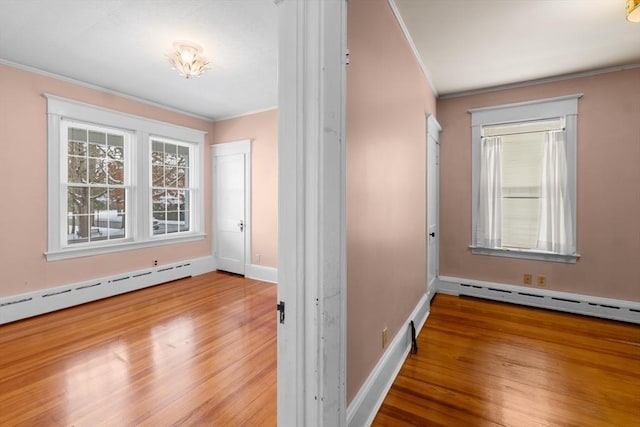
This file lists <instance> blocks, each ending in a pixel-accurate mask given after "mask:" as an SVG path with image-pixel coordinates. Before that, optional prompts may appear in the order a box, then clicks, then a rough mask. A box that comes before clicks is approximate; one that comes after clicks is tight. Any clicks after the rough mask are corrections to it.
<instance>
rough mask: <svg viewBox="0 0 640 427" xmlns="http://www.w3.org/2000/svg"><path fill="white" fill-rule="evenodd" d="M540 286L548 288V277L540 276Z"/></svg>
mask: <svg viewBox="0 0 640 427" xmlns="http://www.w3.org/2000/svg"><path fill="white" fill-rule="evenodd" d="M538 286H547V276H545V275H544V274H538Z"/></svg>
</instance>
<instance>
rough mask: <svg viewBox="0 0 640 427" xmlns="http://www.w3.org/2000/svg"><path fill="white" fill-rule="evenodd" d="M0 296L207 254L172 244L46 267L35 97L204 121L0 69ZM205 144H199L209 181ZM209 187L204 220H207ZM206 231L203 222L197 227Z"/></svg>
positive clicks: (42, 121) (43, 122)
mask: <svg viewBox="0 0 640 427" xmlns="http://www.w3.org/2000/svg"><path fill="white" fill-rule="evenodd" d="M0 93H1V94H2V96H1V97H0V144H2V145H3V146H4V149H3V152H2V155H1V156H0V183H1V184H0V185H1V186H2V187H1V188H2V195H3V197H2V202H1V203H2V208H1V209H0V212H1V213H0V218H1V221H0V223H1V224H2V231H1V232H0V236H1V237H0V238H1V239H2V241H1V243H0V296H7V295H15V294H21V293H25V292H31V291H35V290H39V289H45V288H49V287H53V286H59V285H64V284H70V283H75V282H79V281H83V280H89V279H91V278H95V277H101V276H106V275H111V274H117V273H119V272H126V271H131V270H137V269H141V268H145V267H149V266H151V263H152V260H156V259H157V260H158V261H159V263H160V264H166V263H171V262H175V261H179V260H183V259H190V258H197V257H203V256H207V255H210V254H211V242H210V240H209V239H205V240H202V241H198V242H191V243H184V244H175V245H167V246H160V247H154V248H149V249H140V250H132V251H124V252H120V253H113V254H106V255H99V256H93V257H84V258H75V259H71V260H62V261H53V262H47V261H46V259H45V257H44V255H43V254H44V252H45V251H46V249H47V103H46V99H45V98H44V97H43V96H42V94H43V93H49V94H53V95H58V96H61V97H65V98H69V99H73V100H77V101H81V102H86V103H89V104H93V105H98V106H101V107H105V108H110V109H113V110H118V111H123V112H126V113H130V114H135V115H138V116H143V117H148V118H152V119H156V120H162V121H165V122H169V123H174V124H177V125H181V126H187V127H191V128H195V129H199V130H202V131H206V132H210V131H211V127H212V125H211V123H210V122H207V121H204V120H199V119H196V118H193V117H190V116H185V115H182V114H178V113H174V112H171V111H167V110H163V109H161V108H158V107H153V106H150V105H146V104H142V103H139V102H135V101H132V100H129V99H126V98H122V97H118V96H116V95H112V94H108V93H104V92H100V91H97V90H93V89H88V88H85V87H81V86H77V85H74V84H71V83H67V82H63V81H60V80H56V79H53V78H49V77H44V76H42V75H39V74H35V73H31V72H27V71H22V70H19V69H16V68H12V67H8V66H5V65H0ZM210 141H211V138H210V136H207V138H206V139H205V150H204V156H205V182H206V183H208V182H210V180H211V178H210V160H209V158H210V154H209V144H210ZM209 193H210V191H209V187H206V189H205V199H206V200H205V206H206V212H205V215H206V216H205V217H206V218H210V217H211V214H210V209H209V206H210V205H211V202H210V195H209ZM205 231H206V233H208V234H209V233H210V230H209V221H207V222H206V226H205Z"/></svg>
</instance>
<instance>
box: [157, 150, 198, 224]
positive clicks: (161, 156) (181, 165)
mask: <svg viewBox="0 0 640 427" xmlns="http://www.w3.org/2000/svg"><path fill="white" fill-rule="evenodd" d="M151 147H152V148H151V183H152V184H151V185H152V187H151V192H152V195H151V198H152V208H153V211H152V214H153V234H154V235H163V234H169V233H179V232H188V231H189V229H190V212H191V209H190V206H191V204H190V200H191V199H192V196H191V195H192V193H193V191H194V189H193V188H191V187H190V183H191V182H192V179H191V178H190V173H191V170H192V167H191V157H192V155H191V147H190V146H189V145H188V144H181V143H179V142H175V141H167V140H162V139H159V138H152V139H151Z"/></svg>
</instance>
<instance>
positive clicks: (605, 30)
mask: <svg viewBox="0 0 640 427" xmlns="http://www.w3.org/2000/svg"><path fill="white" fill-rule="evenodd" d="M395 4H396V5H397V8H398V10H399V11H400V13H401V15H402V17H403V21H404V23H405V24H406V27H407V28H408V30H409V32H410V34H411V38H412V39H413V42H414V44H415V46H416V48H417V50H418V52H419V55H420V57H421V60H422V62H423V64H424V65H425V66H426V68H427V70H428V73H429V74H430V77H431V79H432V81H433V83H434V85H435V87H436V89H437V91H438V92H439V93H440V94H441V95H442V94H445V95H446V94H451V93H457V92H461V91H468V90H475V89H481V88H487V87H492V86H497V85H503V84H509V83H517V82H522V81H527V80H532V79H540V78H547V77H551V76H558V75H563V74H567V73H576V72H583V71H589V70H595V69H601V68H606V67H612V66H620V65H629V64H637V63H640V48H638V46H639V42H640V24H631V23H629V22H627V21H626V20H625V19H624V0H475V1H474V0H395ZM277 27H278V23H277V6H276V5H275V2H274V0H135V1H132V0H0V62H8V63H13V64H19V65H22V66H26V67H31V68H35V69H38V70H43V71H46V72H50V73H53V74H55V75H59V76H64V77H67V78H70V79H73V80H76V81H79V82H83V83H87V84H90V85H95V86H98V87H101V88H104V89H108V90H112V91H115V92H119V93H123V94H126V95H129V96H133V97H137V98H141V99H144V100H147V101H150V102H153V103H157V104H160V105H164V106H168V107H171V108H173V109H177V110H180V111H184V112H188V113H191V114H194V115H198V116H202V117H206V118H210V119H220V118H225V117H231V116H236V115H241V114H246V113H250V112H256V111H262V110H266V109H270V108H274V107H275V106H276V105H277V55H278V53H277V45H278V43H277V33H278V28H277ZM176 40H190V41H192V42H195V43H197V44H199V45H201V46H202V47H203V48H204V53H205V55H206V56H207V57H208V58H209V59H210V60H211V63H212V64H211V69H210V70H209V71H207V72H206V73H205V74H204V75H203V76H202V77H200V78H197V79H189V80H186V79H184V78H182V77H180V76H178V74H177V73H176V72H175V71H174V70H172V69H171V67H170V65H169V63H168V60H167V59H166V57H165V54H167V53H169V52H170V51H171V48H172V44H173V42H174V41H176Z"/></svg>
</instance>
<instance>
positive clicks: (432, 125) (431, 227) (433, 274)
mask: <svg viewBox="0 0 640 427" xmlns="http://www.w3.org/2000/svg"><path fill="white" fill-rule="evenodd" d="M439 139H440V125H439V124H438V122H437V121H436V119H435V118H434V117H433V116H432V115H429V116H428V117H427V294H428V295H429V296H430V297H431V296H433V294H434V293H435V291H436V289H435V282H436V278H437V277H438V246H439V244H438V242H439V233H438V203H439V202H438V198H439V197H438V188H439V176H440V170H439V168H440V143H439Z"/></svg>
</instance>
